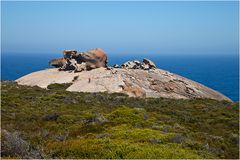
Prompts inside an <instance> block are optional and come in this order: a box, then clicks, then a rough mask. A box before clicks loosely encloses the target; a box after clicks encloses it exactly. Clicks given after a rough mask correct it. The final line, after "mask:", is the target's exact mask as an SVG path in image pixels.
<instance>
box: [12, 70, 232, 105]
mask: <svg viewBox="0 0 240 160" xmlns="http://www.w3.org/2000/svg"><path fill="white" fill-rule="evenodd" d="M16 82H17V83H18V84H21V85H29V86H35V85H37V86H39V87H42V88H47V86H48V85H50V84H52V83H72V85H71V86H70V87H69V88H67V91H76V92H109V93H114V92H119V93H125V94H128V95H129V96H134V97H154V98H158V97H164V98H174V99H194V98H210V99H216V100H226V101H231V100H230V99H229V98H228V97H226V96H224V95H223V94H221V93H219V92H217V91H215V90H213V89H210V88H208V87H206V86H204V85H202V84H200V83H197V82H195V81H192V80H189V79H187V78H184V77H182V76H179V75H177V74H173V73H170V72H168V71H165V70H162V69H155V68H154V69H149V70H144V69H128V68H111V69H107V68H104V67H101V68H96V69H93V70H90V71H82V72H71V71H59V70H58V69H57V68H53V69H46V70H41V71H37V72H33V73H31V74H28V75H26V76H23V77H21V78H19V79H17V80H16Z"/></svg>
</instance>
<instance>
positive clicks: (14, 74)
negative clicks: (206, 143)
mask: <svg viewBox="0 0 240 160" xmlns="http://www.w3.org/2000/svg"><path fill="white" fill-rule="evenodd" d="M61 56H62V53H61V52H60V53H52V54H49V53H48V54H46V53H45V54H44V53H35V54H28V53H6V52H5V53H2V54H1V71H2V72H1V80H16V79H18V78H20V77H22V76H24V75H26V74H29V73H31V72H35V71H39V70H42V69H47V68H51V67H50V66H49V65H48V62H49V61H50V60H51V59H54V58H58V57H61ZM12 57H15V58H12ZM143 58H149V59H150V60H152V61H154V62H155V63H156V65H157V67H158V68H160V69H164V70H167V71H169V72H172V73H175V74H178V75H181V76H184V77H186V78H188V79H191V80H194V81H196V82H199V83H201V84H203V85H205V86H207V87H209V88H212V89H214V90H216V91H218V92H220V93H222V94H224V95H226V96H227V97H229V98H230V99H232V100H233V101H239V92H238V89H239V83H238V82H239V70H238V69H237V68H238V66H239V62H238V59H239V55H238V54H229V55H226V54H225V55H224V54H222V55H219V54H218V55H217V54H216V55H214V54H211V55H207V54H206V55H204V54H197V55H192V54H190V55H188V54H185V55H182V54H181V55H180V54H175V55H174V54H170V55H167V54H129V55H127V54H120V53H109V54H108V64H109V65H110V66H112V65H114V64H119V65H121V64H122V63H124V62H126V61H128V60H139V61H141V60H142V59H143Z"/></svg>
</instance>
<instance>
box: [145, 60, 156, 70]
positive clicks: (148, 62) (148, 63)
mask: <svg viewBox="0 0 240 160" xmlns="http://www.w3.org/2000/svg"><path fill="white" fill-rule="evenodd" d="M143 63H145V64H147V65H149V67H150V68H157V67H156V65H155V63H153V61H151V60H149V59H147V58H144V59H143Z"/></svg>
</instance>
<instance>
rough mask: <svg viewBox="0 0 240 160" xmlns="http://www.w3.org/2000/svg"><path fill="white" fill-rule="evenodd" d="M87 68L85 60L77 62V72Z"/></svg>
mask: <svg viewBox="0 0 240 160" xmlns="http://www.w3.org/2000/svg"><path fill="white" fill-rule="evenodd" d="M86 70H87V64H86V63H85V62H82V63H81V64H78V63H77V64H76V68H75V70H74V71H75V72H81V71H86Z"/></svg>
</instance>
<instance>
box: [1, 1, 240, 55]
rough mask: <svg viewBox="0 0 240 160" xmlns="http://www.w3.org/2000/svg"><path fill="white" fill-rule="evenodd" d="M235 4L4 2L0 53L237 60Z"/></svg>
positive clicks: (236, 8)
mask: <svg viewBox="0 0 240 160" xmlns="http://www.w3.org/2000/svg"><path fill="white" fill-rule="evenodd" d="M238 9H239V7H238V2H237V1H235V2H203V1H202V2H193V1H192V2H191V1H190V2H189V1H188V2H163V1H162V2H161V1H160V2H66V1H63V2H2V8H1V13H2V23H1V27H2V35H1V36H2V37H1V38H2V44H1V45H2V52H3V53H4V52H5V53H10V52H11V53H13V52H14V53H32V54H34V53H59V52H62V50H64V49H77V50H78V51H85V50H88V49H91V48H97V47H99V48H103V49H104V50H106V51H107V52H108V53H109V54H114V53H115V54H238V43H239V42H238V36H239V33H238V27H239V26H238Z"/></svg>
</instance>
